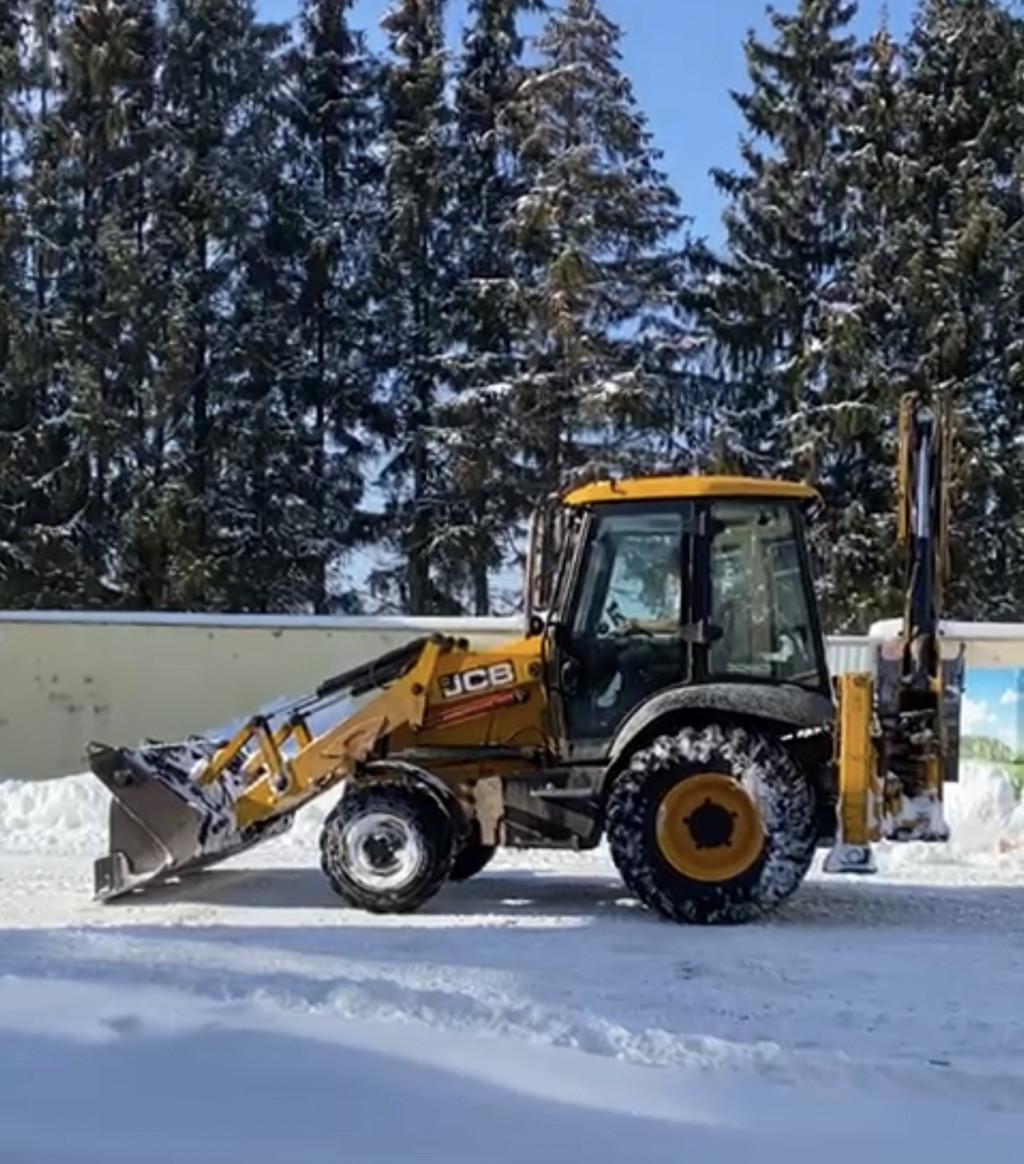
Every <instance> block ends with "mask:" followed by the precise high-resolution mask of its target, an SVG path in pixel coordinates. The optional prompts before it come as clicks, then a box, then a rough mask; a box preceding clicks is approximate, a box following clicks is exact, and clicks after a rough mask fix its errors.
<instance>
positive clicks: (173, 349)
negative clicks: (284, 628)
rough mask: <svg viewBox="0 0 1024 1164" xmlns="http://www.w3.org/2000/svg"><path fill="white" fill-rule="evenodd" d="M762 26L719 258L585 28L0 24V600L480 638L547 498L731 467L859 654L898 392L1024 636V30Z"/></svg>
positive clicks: (978, 593) (600, 41)
mask: <svg viewBox="0 0 1024 1164" xmlns="http://www.w3.org/2000/svg"><path fill="white" fill-rule="evenodd" d="M726 2H727V0H726ZM777 6H778V10H777V11H775V12H773V14H772V16H771V19H770V22H769V24H768V26H767V27H768V28H769V29H770V34H766V35H763V36H761V37H755V36H754V35H753V34H751V35H750V36H748V38H747V40H746V42H745V44H744V51H745V55H746V62H747V74H748V75H747V79H746V82H747V83H746V86H745V88H744V89H743V90H742V91H739V92H736V93H734V94H732V95H731V99H732V100H733V101H734V102H735V103H736V105H737V106H738V109H739V112H740V114H741V116H742V119H743V122H744V133H743V139H742V142H736V141H731V140H728V141H723V142H722V143H721V162H720V165H721V169H720V170H716V171H715V172H714V174H713V178H714V182H715V184H716V186H717V188H718V190H719V193H720V195H721V198H722V200H723V204H724V207H725V210H724V218H723V221H722V226H723V230H722V241H721V243H718V244H716V245H714V246H712V245H711V244H710V243H709V242H708V241H707V240H706V239H704V238H702V237H701V236H699V235H698V234H697V233H696V232H695V230H694V226H693V222H692V220H691V218H690V217H689V216H688V214H687V191H686V190H677V189H674V188H672V186H671V184H670V183H669V181H668V179H667V177H666V176H665V172H664V169H663V164H662V158H661V155H660V153H659V150H658V147H657V143H656V141H655V140H654V139H653V137H652V135H651V132H650V129H649V127H648V124H647V121H646V119H645V115H644V111H643V109H642V108H640V107H639V104H638V102H637V100H636V97H635V95H634V91H633V87H632V85H631V81H630V78H629V77H628V76H627V75H626V74H625V73H624V71H623V64H622V59H621V55H620V53H621V47H622V44H623V36H624V33H623V31H622V30H621V29H619V28H618V27H616V25H615V24H614V23H612V22H611V21H610V19H609V18H608V17H607V15H606V14H605V13H604V11H603V10H602V3H601V0H547V2H546V3H545V2H543V0H469V3H468V4H467V5H466V6H465V8H466V12H465V18H464V20H462V21H461V23H460V24H459V26H458V27H457V30H456V32H455V33H454V34H453V32H452V22H451V20H450V13H449V7H450V6H449V5H448V4H446V3H445V0H391V2H390V5H389V6H388V10H387V12H386V14H385V15H384V17H383V20H382V23H381V26H380V29H379V31H377V32H375V39H376V41H379V45H375V47H374V48H373V49H372V50H371V48H370V47H369V45H370V39H371V38H369V37H368V34H367V30H365V29H361V28H359V27H357V26H355V25H354V22H353V18H352V13H351V11H350V9H351V0H303V2H302V3H300V4H299V5H298V15H297V16H296V18H295V20H294V21H293V22H291V23H290V24H273V23H268V22H266V21H262V20H260V19H259V17H258V14H257V12H256V8H255V4H254V3H253V0H3V3H2V4H0V608H6V609H24V608H49V609H53V608H70V609H106V610H168V611H174V610H190V611H234V612H255V613H269V612H273V613H304V612H309V613H347V612H350V613H368V614H369V613H376V612H381V613H397V612H402V613H408V614H470V615H471V614H507V613H510V612H511V611H513V610H515V609H517V608H518V605H517V604H518V603H519V601H520V595H519V590H520V582H519V574H518V571H519V569H520V562H521V555H522V551H523V540H524V539H523V534H524V525H525V521H526V518H527V515H528V512H529V509H530V507H531V505H532V504H533V502H534V501H535V500H537V499H538V498H540V497H541V496H542V495H544V494H546V493H550V492H551V491H552V490H555V489H558V488H560V487H564V485H565V484H567V483H568V482H571V481H573V480H576V479H582V478H587V477H593V476H594V475H596V474H600V473H605V472H614V473H626V472H634V471H643V472H650V471H665V470H673V471H679V472H686V473H689V472H694V471H730V472H732V471H739V472H744V473H752V474H758V475H761V474H771V475H775V476H783V477H789V478H794V479H798V480H807V481H809V482H811V483H813V484H814V485H816V486H817V487H818V488H819V489H820V491H821V492H822V495H823V498H824V501H825V511H824V513H823V515H822V516H821V518H820V519H819V531H818V538H819V541H820V546H819V549H820V553H818V554H817V557H818V559H819V560H818V563H817V566H818V570H819V572H820V586H821V601H822V603H823V606H824V610H825V613H826V626H827V628H828V629H829V630H830V631H836V632H840V631H851V632H856V631H862V630H863V629H864V628H865V627H866V625H867V623H869V622H870V621H871V620H872V619H873V618H876V617H883V616H886V615H892V614H898V613H899V606H898V602H899V598H898V595H899V587H900V584H901V581H900V577H899V574H898V571H897V570H896V567H895V559H894V550H893V545H894V526H895V514H894V501H893V488H894V459H895V448H896V444H895V441H896V431H895V429H896V409H897V402H898V400H899V397H900V395H901V394H902V393H903V392H905V391H907V390H908V389H914V388H917V389H925V390H931V389H941V390H943V391H946V392H949V393H950V394H951V396H952V399H953V403H954V408H955V415H956V422H957V430H958V437H957V441H958V456H957V464H956V479H955V483H954V492H953V499H952V504H953V513H954V526H953V535H952V536H953V546H954V558H953V578H954V581H953V588H952V594H951V596H950V610H949V614H950V616H951V617H959V618H969V619H985V620H988V619H1013V620H1016V621H1024V581H1022V580H1024V16H1022V15H1021V14H1020V13H1019V12H1017V11H1016V10H1015V9H1014V8H1013V6H1011V5H1009V4H1005V3H997V2H996V0H920V2H919V4H918V8H917V11H916V13H915V16H914V19H913V22H912V25H911V27H910V30H909V32H908V33H907V34H906V36H904V37H897V36H895V35H894V34H893V33H892V32H891V31H889V30H887V28H886V27H884V26H883V27H879V28H877V29H876V30H875V31H874V32H873V33H872V34H871V35H870V36H864V35H854V33H853V32H852V31H851V21H852V20H853V18H854V16H855V15H856V7H857V6H856V4H855V3H854V2H853V0H848V2H847V0H788V2H786V0H777ZM894 603H895V604H896V605H895V606H894Z"/></svg>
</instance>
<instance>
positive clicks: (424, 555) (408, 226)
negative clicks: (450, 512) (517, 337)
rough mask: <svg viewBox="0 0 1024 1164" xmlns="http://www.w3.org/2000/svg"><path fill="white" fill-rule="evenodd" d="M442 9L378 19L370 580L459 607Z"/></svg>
mask: <svg viewBox="0 0 1024 1164" xmlns="http://www.w3.org/2000/svg"><path fill="white" fill-rule="evenodd" d="M443 13H444V3H443V0H394V3H392V5H391V7H390V8H389V9H388V11H387V13H386V15H385V16H384V18H383V20H382V22H381V23H382V26H383V28H384V29H385V31H386V33H387V36H388V46H389V52H388V56H387V59H386V61H385V63H384V68H383V73H382V95H381V96H382V102H381V104H382V108H381V116H382V122H381V139H380V149H381V152H382V154H383V159H384V170H385V180H384V222H383V228H382V230H381V232H380V237H379V243H378V248H377V259H376V262H375V267H374V269H375V283H376V286H377V288H378V292H377V294H378V297H379V299H378V303H379V320H380V326H379V334H380V336H381V347H380V349H379V350H380V358H381V368H382V382H381V383H382V388H383V389H384V391H385V392H386V422H385V424H384V426H383V432H382V436H383V438H384V444H383V456H384V465H383V469H382V472H381V476H380V482H379V484H380V487H381V489H382V491H383V493H384V495H385V498H386V500H385V505H384V513H383V515H382V520H381V523H380V525H379V531H380V535H381V536H380V539H379V543H380V544H381V546H382V548H384V549H385V551H386V552H387V553H388V554H389V555H390V556H391V558H392V563H393V564H389V565H386V566H384V567H382V568H381V569H379V570H377V571H376V572H375V573H374V575H373V577H372V579H371V582H372V587H373V589H374V590H375V591H376V592H377V594H378V595H381V596H383V598H384V601H386V602H389V603H391V604H394V605H397V606H398V608H399V609H402V610H405V611H407V612H408V613H410V614H438V613H451V612H453V611H456V610H458V609H460V608H459V606H458V604H457V603H456V602H454V601H453V600H452V599H451V597H450V596H447V595H445V594H444V593H443V591H441V589H440V587H439V585H438V582H437V577H436V573H435V572H434V571H433V570H432V565H433V564H434V562H435V559H436V544H437V541H438V539H439V537H442V536H443V531H444V526H445V522H446V520H447V511H446V505H445V498H444V493H443V489H442V488H441V486H440V480H441V474H442V468H443V460H442V458H443V455H444V454H443V449H441V448H440V447H439V444H438V442H437V440H436V429H435V426H436V423H437V419H438V404H439V401H440V399H441V395H442V392H443V390H444V383H445V378H444V368H443V361H444V357H445V355H446V349H447V345H448V343H449V340H450V335H451V317H450V305H451V288H452V272H451V270H450V268H449V256H450V255H451V254H452V253H453V239H452V231H451V220H450V217H449V212H450V206H451V193H450V188H451V182H452V177H453V175H452V137H451V109H450V107H449V105H448V101H447V98H446V94H445V79H446V69H445V64H446V55H447V54H446V48H445V41H444V33H443V21H442V17H443Z"/></svg>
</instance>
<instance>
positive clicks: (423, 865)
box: [320, 781, 455, 913]
mask: <svg viewBox="0 0 1024 1164" xmlns="http://www.w3.org/2000/svg"><path fill="white" fill-rule="evenodd" d="M454 856H455V827H454V823H453V821H452V818H451V816H450V814H449V813H448V812H447V811H446V810H445V808H444V807H443V806H442V805H441V804H440V803H439V802H438V800H437V798H436V797H435V796H433V795H432V793H431V792H430V791H429V790H427V789H426V788H423V787H420V786H417V785H416V784H412V783H409V784H406V783H402V782H399V781H387V782H382V783H374V784H367V785H363V786H358V785H357V786H356V787H354V788H352V789H349V790H346V792H345V794H344V795H343V796H342V797H341V799H340V800H339V801H338V803H337V805H335V807H334V809H333V810H332V811H331V812H330V814H329V815H328V816H327V819H326V820H325V821H324V824H323V829H322V831H321V833H320V865H321V868H322V869H323V872H324V875H325V876H326V877H327V880H328V882H329V883H330V885H331V888H332V889H333V890H334V892H335V893H337V894H338V896H339V897H341V898H342V899H343V900H344V901H346V902H347V903H348V904H349V905H352V906H355V907H356V908H357V909H363V910H367V911H368V912H370V913H412V912H413V911H414V910H417V909H419V908H420V907H421V906H422V905H424V904H425V903H426V902H427V901H429V900H430V898H432V897H433V896H434V895H435V894H436V893H437V892H438V891H439V890H440V888H441V887H442V885H444V883H445V882H446V881H447V880H448V878H449V876H450V874H451V870H452V862H453V859H454Z"/></svg>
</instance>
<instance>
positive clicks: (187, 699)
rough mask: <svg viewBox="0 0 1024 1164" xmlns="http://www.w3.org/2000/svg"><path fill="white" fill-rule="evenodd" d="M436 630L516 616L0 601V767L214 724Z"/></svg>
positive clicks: (69, 767) (28, 770)
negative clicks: (250, 614) (371, 615)
mask: <svg viewBox="0 0 1024 1164" xmlns="http://www.w3.org/2000/svg"><path fill="white" fill-rule="evenodd" d="M435 631H440V632H443V633H447V634H459V635H465V636H466V637H468V638H469V639H470V640H471V641H473V642H474V643H481V644H483V643H488V642H495V643H496V642H500V641H502V640H504V639H507V638H512V637H515V636H516V635H517V634H518V633H520V631H521V622H520V620H518V619H469V620H466V619H460V620H453V619H412V618H376V619H360V618H280V617H266V618H247V617H233V616H224V617H219V616H213V615H211V616H202V615H188V616H167V615H93V614H74V613H63V612H55V613H52V614H49V613H38V614H37V613H35V612H31V613H21V612H16V613H7V612H0V776H7V777H17V778H19V779H29V778H37V777H50V776H63V775H66V774H68V773H72V772H80V771H82V770H83V768H84V766H85V765H84V752H85V748H86V746H87V744H88V743H89V741H90V740H105V741H108V742H112V743H135V742H136V741H137V740H139V739H140V738H142V737H144V736H151V737H153V738H155V739H177V738H180V737H182V736H185V735H188V734H190V733H192V732H202V731H205V730H207V729H211V728H215V727H218V726H220V725H222V724H224V723H228V722H230V721H232V720H235V719H237V718H239V717H240V716H245V715H248V714H250V713H251V712H253V711H255V710H257V709H258V708H260V707H262V706H264V705H266V704H268V703H271V702H274V701H276V700H278V699H281V698H287V697H291V696H294V695H301V694H302V693H303V692H305V691H309V690H311V689H312V688H314V687H316V685H317V684H318V683H319V682H320V681H321V680H323V679H326V678H328V677H329V676H330V675H334V674H337V673H338V672H340V671H345V670H347V669H348V668H349V667H352V666H355V665H356V664H358V663H361V662H363V661H365V660H367V659H370V658H372V657H373V656H375V655H379V654H381V653H382V652H384V651H388V650H391V649H392V648H394V647H397V646H400V645H402V644H403V643H406V642H409V641H410V640H412V639H414V638H416V637H417V636H419V635H422V634H429V633H433V632H435Z"/></svg>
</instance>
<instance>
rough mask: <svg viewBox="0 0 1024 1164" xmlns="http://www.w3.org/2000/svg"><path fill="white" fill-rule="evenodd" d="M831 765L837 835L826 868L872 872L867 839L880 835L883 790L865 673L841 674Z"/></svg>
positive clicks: (872, 856) (871, 699) (870, 693)
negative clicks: (836, 794) (835, 778)
mask: <svg viewBox="0 0 1024 1164" xmlns="http://www.w3.org/2000/svg"><path fill="white" fill-rule="evenodd" d="M836 694H837V696H838V702H839V714H838V724H839V731H838V739H837V747H836V761H837V764H836V767H837V769H838V775H839V801H838V806H837V821H836V824H837V828H836V839H835V842H834V843H833V845H832V848H831V849H830V850H829V852H828V855H827V856H826V857H825V862H824V865H823V869H824V871H825V872H826V873H875V872H877V871H878V865H877V862H876V860H875V854H874V850H873V848H872V843H873V842H874V841H877V840H878V838H879V826H878V815H879V810H880V808H881V804H882V790H881V787H880V784H879V780H878V776H877V774H876V755H875V747H874V741H873V739H872V732H871V728H872V722H873V714H874V710H873V709H874V681H873V679H872V676H871V675H870V674H869V673H867V672H864V673H854V674H846V675H840V676H839V677H838V679H837V680H836Z"/></svg>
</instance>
